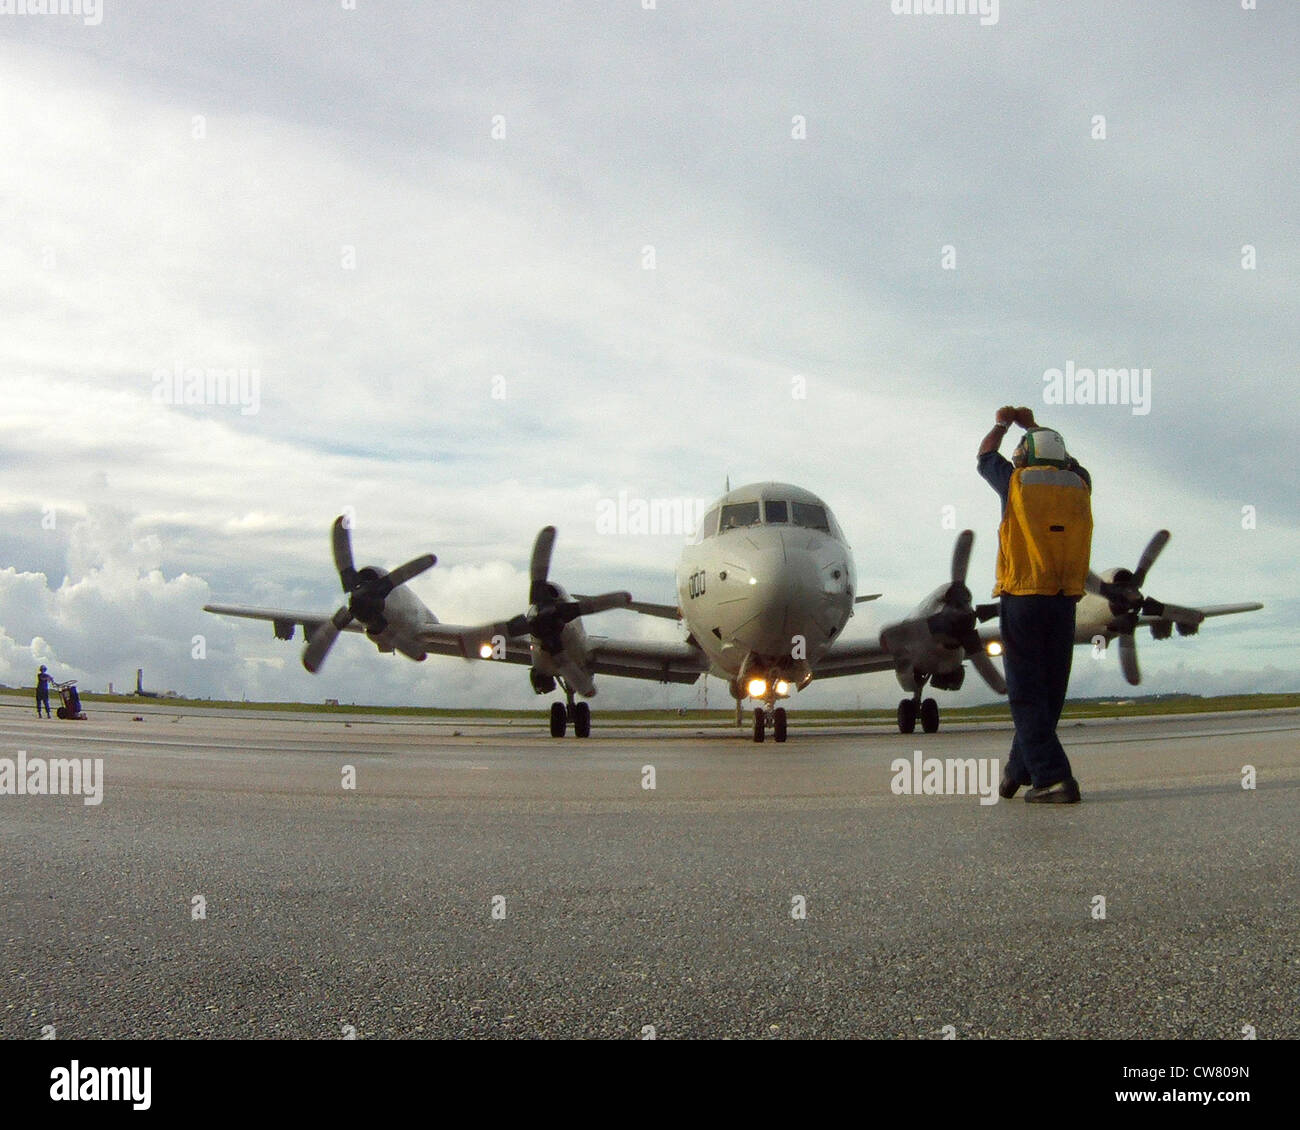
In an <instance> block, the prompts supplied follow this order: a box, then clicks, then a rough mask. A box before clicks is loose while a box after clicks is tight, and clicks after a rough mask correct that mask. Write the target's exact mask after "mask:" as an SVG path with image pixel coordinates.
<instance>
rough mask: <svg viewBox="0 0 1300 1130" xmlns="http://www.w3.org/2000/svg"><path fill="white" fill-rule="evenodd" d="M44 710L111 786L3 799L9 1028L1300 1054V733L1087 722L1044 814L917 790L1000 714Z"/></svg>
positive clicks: (4, 721) (46, 754)
mask: <svg viewBox="0 0 1300 1130" xmlns="http://www.w3.org/2000/svg"><path fill="white" fill-rule="evenodd" d="M27 710H28V708H27V707H26V706H23V707H21V708H20V707H19V706H17V705H4V706H0V758H8V759H14V760H16V756H17V752H18V751H19V750H23V751H25V755H26V757H27V758H28V759H31V758H69V757H81V758H102V759H103V766H104V781H105V785H104V793H103V802H102V803H101V804H99V805H97V806H88V805H86V804H84V803H83V800H82V798H81V797H76V796H16V795H5V796H0V869H2V870H0V874H3V885H2V887H0V942H2V947H3V952H2V955H0V956H2V960H3V980H2V982H0V1036H3V1037H5V1038H10V1039H12V1038H33V1037H38V1036H40V1035H41V1034H42V1031H43V1029H45V1027H46V1026H52V1027H53V1029H54V1034H56V1035H57V1037H58V1038H60V1039H64V1038H67V1039H73V1038H87V1037H89V1038H95V1037H124V1038H196V1037H205V1038H206V1037H253V1038H275V1037H309V1038H337V1037H339V1036H341V1035H345V1034H350V1032H353V1031H354V1032H355V1034H356V1035H357V1036H359V1037H362V1038H371V1037H412V1036H415V1037H421V1036H437V1037H446V1036H456V1037H463V1036H475V1037H582V1036H596V1037H612V1038H641V1037H642V1036H644V1035H650V1034H651V1032H650V1029H651V1028H653V1034H654V1035H655V1036H656V1037H658V1038H683V1037H741V1038H769V1037H776V1038H792V1037H795V1038H797V1037H823V1036H845V1037H899V1038H932V1039H939V1038H941V1037H942V1036H943V1035H944V1034H945V1030H946V1031H948V1032H949V1033H950V1034H955V1036H956V1037H957V1038H959V1039H966V1038H1000V1037H1029V1038H1041V1037H1066V1038H1079V1037H1137V1038H1168V1037H1174V1038H1179V1037H1191V1038H1223V1039H1239V1038H1241V1035H1242V1030H1243V1028H1244V1027H1245V1026H1247V1025H1249V1026H1251V1027H1253V1028H1254V1029H1255V1031H1256V1032H1257V1034H1258V1036H1259V1038H1261V1039H1272V1038H1292V1039H1294V1038H1295V1037H1296V1036H1297V1035H1300V1021H1298V1020H1297V1010H1296V1002H1297V997H1298V996H1300V993H1298V991H1297V990H1298V988H1300V928H1298V926H1300V915H1298V913H1297V909H1298V908H1297V892H1298V891H1300V881H1298V880H1300V874H1298V868H1297V854H1298V853H1300V847H1298V846H1297V835H1296V832H1297V828H1298V827H1300V820H1297V813H1300V711H1294V710H1291V711H1270V712H1252V713H1234V714H1221V715H1188V716H1181V717H1177V718H1151V719H1142V720H1133V721H1127V720H1126V721H1098V722H1089V723H1086V724H1075V725H1070V726H1066V727H1064V728H1063V730H1062V740H1063V741H1064V742H1065V744H1066V747H1067V752H1068V753H1069V755H1070V757H1071V760H1072V761H1073V764H1074V768H1075V774H1076V776H1077V777H1078V779H1079V781H1080V783H1081V785H1082V788H1083V792H1084V802H1083V804H1081V805H1078V806H1073V807H1053V806H1031V805H1026V804H1024V803H1023V801H1022V800H1021V799H1020V798H1017V799H1015V800H1013V801H1002V802H1000V803H997V804H992V805H981V804H980V803H979V802H978V799H977V798H976V797H972V796H954V795H948V796H915V795H913V796H906V795H896V794H895V793H894V792H892V791H891V781H893V780H894V778H895V773H894V772H892V771H891V768H890V764H891V762H892V761H893V760H894V759H895V758H900V757H901V758H906V759H908V760H909V761H910V760H911V759H912V756H913V751H914V750H918V749H919V750H921V751H923V755H924V756H925V757H935V758H940V759H943V758H997V759H998V760H999V761H1002V760H1003V759H1004V758H1005V753H1006V749H1007V746H1008V743H1009V740H1010V730H1009V729H1008V728H1006V727H1000V726H996V725H989V724H985V725H978V726H962V725H953V726H951V727H949V726H946V725H945V727H944V729H943V730H942V731H941V732H940V733H938V734H933V735H924V734H914V735H910V736H902V735H899V734H898V733H896V732H893V731H892V730H891V728H887V727H884V726H867V727H862V728H859V729H848V728H829V729H826V728H811V727H806V728H804V729H800V727H799V724H798V714H797V712H792V721H791V740H790V741H789V742H788V743H786V744H785V745H783V746H782V745H775V744H773V743H771V742H770V741H769V742H768V743H766V744H764V745H761V746H755V745H754V744H752V743H751V742H749V741H748V740H746V739H745V738H744V736H743V735H742V734H741V733H740V732H738V731H736V730H734V729H732V728H730V727H720V728H714V727H710V728H706V729H701V728H700V727H699V726H695V725H688V726H681V725H676V726H665V727H650V726H637V727H619V726H613V727H611V726H602V724H601V719H600V717H599V714H597V716H596V720H595V729H594V732H593V736H592V738H591V739H590V740H587V741H578V740H576V739H574V738H572V737H569V738H566V739H564V740H554V739H551V738H549V737H548V736H545V734H544V722H543V719H542V716H541V713H540V712H539V714H538V716H537V719H536V722H535V723H532V722H525V721H522V720H521V721H516V722H514V723H513V724H510V725H506V724H500V723H483V722H481V721H476V720H472V719H463V720H461V719H458V720H453V721H449V722H442V721H439V722H437V723H432V724H431V723H427V722H424V721H419V722H415V721H407V720H403V721H388V720H383V721H379V720H365V719H356V718H354V719H350V720H348V721H347V722H345V721H344V720H343V719H342V718H340V717H338V716H324V715H312V714H303V715H299V716H293V715H288V714H278V715H276V716H273V717H263V716H261V715H259V714H253V713H238V712H230V713H225V714H204V713H185V714H178V713H175V712H171V711H168V709H167V708H166V706H165V705H161V704H160V705H157V706H149V707H143V708H140V707H129V706H128V707H125V708H123V711H121V712H119V711H115V710H111V709H106V708H103V707H99V708H94V712H93V714H92V717H91V719H90V720H89V721H87V722H82V723H73V722H58V721H54V722H43V721H42V722H39V723H38V722H37V721H36V720H35V719H33V718H31V717H30V716H29V715H28V713H27ZM134 713H138V714H140V716H141V717H142V718H143V721H139V722H133V721H131V718H132V715H133V714H134ZM1246 765H1250V766H1253V767H1254V769H1255V772H1256V775H1257V787H1256V788H1254V789H1243V788H1242V779H1243V766H1246ZM347 766H351V767H353V769H354V770H355V786H356V787H355V788H353V789H348V788H344V787H343V784H344V777H345V772H346V770H345V767H347ZM648 768H652V769H653V777H654V780H653V783H654V786H655V787H654V788H653V789H650V788H645V787H643V784H645V783H646V782H647V781H648V780H649V773H648V772H647V769H648ZM1099 895H1100V896H1103V897H1104V899H1105V917H1104V918H1100V917H1096V916H1095V915H1096V912H1097V910H1096V908H1097V907H1098V906H1099V904H1097V903H1096V901H1095V900H1096V896H1099ZM195 896H201V897H202V898H203V900H205V909H206V917H205V918H196V917H195V916H194V915H195V912H194V905H195V904H194V899H195ZM497 896H500V898H499V899H497ZM799 898H802V900H804V907H805V908H806V917H803V918H799V917H796V916H795V914H797V912H798V909H799V902H798V899H799ZM494 900H496V901H495V902H494ZM494 907H495V910H496V914H497V915H498V916H497V917H494ZM502 912H504V917H500V916H499V915H500V914H501V913H502ZM948 1026H950V1028H949V1027H948Z"/></svg>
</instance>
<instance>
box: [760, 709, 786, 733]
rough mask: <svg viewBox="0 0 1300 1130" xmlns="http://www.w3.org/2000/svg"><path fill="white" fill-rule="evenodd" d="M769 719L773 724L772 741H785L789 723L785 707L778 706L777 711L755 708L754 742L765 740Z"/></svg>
mask: <svg viewBox="0 0 1300 1130" xmlns="http://www.w3.org/2000/svg"><path fill="white" fill-rule="evenodd" d="M769 719H770V720H771V723H772V740H773V741H774V742H783V741H785V737H786V729H787V724H788V722H787V718H786V713H785V707H784V706H778V707H777V708H776V709H775V710H764V709H763V707H761V706H757V707H755V708H754V741H756V742H761V741H762V740H763V739H764V737H765V736H766V733H767V723H768V720H769Z"/></svg>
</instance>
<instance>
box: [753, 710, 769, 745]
mask: <svg viewBox="0 0 1300 1130" xmlns="http://www.w3.org/2000/svg"><path fill="white" fill-rule="evenodd" d="M766 729H767V719H766V718H765V717H763V708H762V707H761V706H760V707H756V708H755V709H754V741H756V742H761V741H762V740H763V737H764V734H765V732H766Z"/></svg>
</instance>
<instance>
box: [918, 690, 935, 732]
mask: <svg viewBox="0 0 1300 1130" xmlns="http://www.w3.org/2000/svg"><path fill="white" fill-rule="evenodd" d="M938 728H939V704H938V703H937V702H935V700H934V699H932V698H927V699H926V700H925V701H924V702H923V703H921V729H922V730H924V731H925V732H926V733H927V734H933V733H934V732H935V731H936V730H937V729H938Z"/></svg>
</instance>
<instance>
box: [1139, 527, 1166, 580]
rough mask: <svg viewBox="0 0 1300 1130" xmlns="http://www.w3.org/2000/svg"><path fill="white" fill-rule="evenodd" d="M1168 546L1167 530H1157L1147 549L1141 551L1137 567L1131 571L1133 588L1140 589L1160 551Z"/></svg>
mask: <svg viewBox="0 0 1300 1130" xmlns="http://www.w3.org/2000/svg"><path fill="white" fill-rule="evenodd" d="M1168 544H1169V531H1168V530H1157V531H1156V533H1155V535H1154V536H1153V537H1152V538H1151V540H1150V541H1149V542H1147V547H1146V549H1144V550H1143V551H1142V557H1141V558H1140V559H1139V561H1138V567H1137V568H1136V569H1134V570H1133V584H1134V586H1135V587H1137V588H1141V587H1142V582H1143V581H1145V580H1146V579H1147V573H1148V572H1149V571H1150V569H1151V566H1152V565H1154V564H1155V563H1156V558H1157V557H1159V556H1160V551H1161V550H1162V549H1164V548H1165V546H1166V545H1168Z"/></svg>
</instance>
